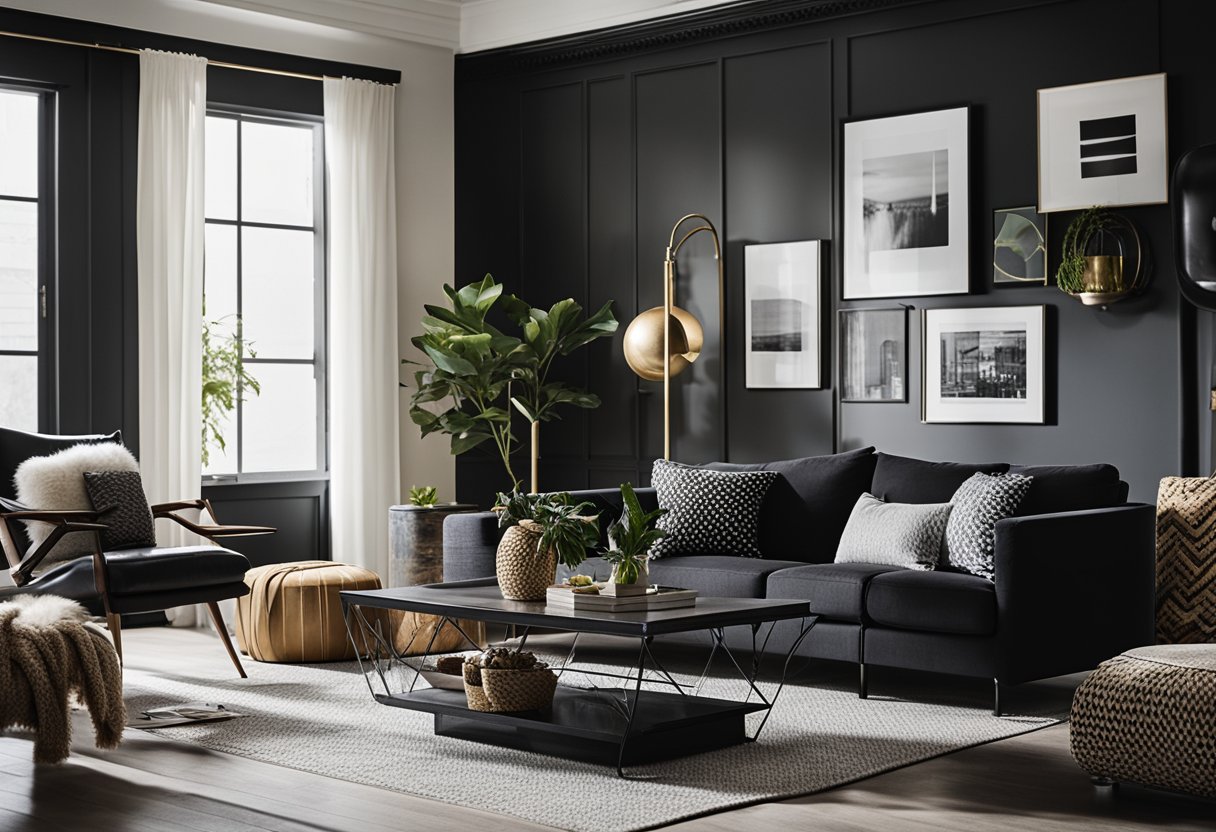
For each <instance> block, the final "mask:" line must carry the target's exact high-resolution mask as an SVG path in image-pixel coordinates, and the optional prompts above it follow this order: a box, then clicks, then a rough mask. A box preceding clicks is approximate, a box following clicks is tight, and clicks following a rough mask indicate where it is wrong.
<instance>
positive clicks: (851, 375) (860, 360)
mask: <svg viewBox="0 0 1216 832" xmlns="http://www.w3.org/2000/svg"><path fill="white" fill-rule="evenodd" d="M839 322H840V401H841V402H850V403H867V404H869V403H883V404H903V403H906V402H907V401H908V308H907V307H906V306H895V307H886V308H882V309H841V310H840V312H839Z"/></svg>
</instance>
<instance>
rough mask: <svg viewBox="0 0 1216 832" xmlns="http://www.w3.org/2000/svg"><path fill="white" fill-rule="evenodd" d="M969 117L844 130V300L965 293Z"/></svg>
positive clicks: (895, 120)
mask: <svg viewBox="0 0 1216 832" xmlns="http://www.w3.org/2000/svg"><path fill="white" fill-rule="evenodd" d="M968 115H969V111H968V108H966V107H957V108H955V109H951V110H936V111H933V112H928V113H914V114H911V115H903V116H891V117H888V118H873V119H867V120H864V121H847V122H845V124H844V185H843V187H844V299H845V300H857V299H860V298H896V297H909V296H913V295H949V294H965V293H966V292H967V290H968V281H967V277H968V271H967V217H968V198H967V194H968V184H967V170H968V165H969V162H968V159H967V155H968V138H967V131H968Z"/></svg>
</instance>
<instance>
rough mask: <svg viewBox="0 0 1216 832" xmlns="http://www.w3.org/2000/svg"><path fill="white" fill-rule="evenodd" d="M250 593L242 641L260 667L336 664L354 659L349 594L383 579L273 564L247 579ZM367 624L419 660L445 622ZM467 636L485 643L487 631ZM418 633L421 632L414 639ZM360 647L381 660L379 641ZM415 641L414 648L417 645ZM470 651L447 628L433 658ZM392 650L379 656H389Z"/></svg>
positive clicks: (241, 606) (312, 563)
mask: <svg viewBox="0 0 1216 832" xmlns="http://www.w3.org/2000/svg"><path fill="white" fill-rule="evenodd" d="M245 583H246V584H247V585H248V586H249V594H248V595H246V596H244V597H242V598H238V599H237V608H236V640H237V645H238V646H239V647H240V649H241V652H242V653H245V654H246V655H248V656H249V657H250V658H252V659H255V660H256V661H259V662H336V661H346V660H350V659H353V658H355V651H354V647H353V645H352V644H351V639H350V636H349V635H348V634H347V631H346V622H345V621H344V620H343V618H342V601H341V598H340V597H339V595H338V593H339V592H342V591H343V590H357V589H380V577H379V576H378V575H377V574H376V573H375V572H372V571H371V570H369V569H364V568H363V567H361V566H351V565H349V564H344V563H334V562H332V561H328V560H307V561H300V562H298V563H273V564H269V565H267V566H258V567H255V568H253V569H250V570H249V571H248V572H246V573H245ZM362 612H363V615H364V621H365V623H367V624H368V625H370V626H372V627H377V628H379V630H380V632H381V633H389V632H391V633H392V634H393V643H394V647H395V649H396V650H397V651H398V652H401V653H405V654H407V655H415V654H418V653H421V652H422V651H423V650H424V649H426V647H427V644H428V642H430V641H431V635H432V633H433V632H434V628H435V627H436V626H437V625H438V622H439V619H437V618H435V617H434V616H430V615H418V614H415V613H404V612H392V611H388V610H363V611H362ZM460 624H461V626H462V627H464V629H465V632H466V633H468V634H469V635H470V636H471V637H473V638H475V639H481V638H483V637H484V636H483V635H482V630H481V627H480V626H478V625H477V624H475V623H473V622H463V621H462V622H460ZM415 629H418V630H419V632H418V633H417V635H416V636H415V635H414V631H415ZM356 633H357V634H359V635H357V636H356V640H357V641H358V642H359V648H360V651H361V652H362V653H363V654H364V655H369V654H375V653H377V650H376V645H375V642H374V639H371V638H366V639H365V638H363V637H362V635H361V631H360V630H359V629H358V628H356ZM411 636H414V637H413V642H412V644H411ZM465 649H471V645H469V644H468V643H467V642H466V641H465V640H464V638H463V637H462V636H461V635H460V633H459V632H458V631H457V630H456V629H455V628H454V627H451V626H447V627H444V628H443V630H442V631H441V632H440V633H439V635H438V637H437V638H435V640H434V642H433V643H431V652H432V653H442V652H450V651H455V650H465ZM386 653H387V650H386V649H383V648H382V649H381V650H380V651H379V654H380V655H381V656H382V657H383V656H384V655H385V654H386Z"/></svg>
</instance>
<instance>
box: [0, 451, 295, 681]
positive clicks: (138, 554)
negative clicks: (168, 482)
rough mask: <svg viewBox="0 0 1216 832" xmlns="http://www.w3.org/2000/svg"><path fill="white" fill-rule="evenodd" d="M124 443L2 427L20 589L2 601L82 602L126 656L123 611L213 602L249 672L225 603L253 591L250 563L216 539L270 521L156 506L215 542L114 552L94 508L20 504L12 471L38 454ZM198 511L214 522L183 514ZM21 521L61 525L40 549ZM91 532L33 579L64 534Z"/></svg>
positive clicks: (2, 485)
mask: <svg viewBox="0 0 1216 832" xmlns="http://www.w3.org/2000/svg"><path fill="white" fill-rule="evenodd" d="M102 442H117V443H119V444H121V443H122V434H121V433H120V432H117V431H116V432H115V433H112V434H94V435H89V436H48V435H44V434H36V433H25V432H23V431H18V430H11V429H8V428H0V549H3V551H4V555H5V558H6V559H7V561H8V565H9V567H10V572H9V575H10V576H11V577H12V579H13V582H14V583H15V584H16V586H14V587H7V588H0V600H3V599H4V598H6V597H11V596H13V595H20V594H27V593H37V594H46V595H59V596H62V597H65V598H71V599H73V600H75V601H79V602H80V603H81V604H83V605H84V606H85V607H86V608H87V609H88V610H89V611H90V612H92V613H93V614H94V615H105V617H106V623H107V626H108V627H109V629H110V633H111V635H112V637H113V639H114V647H115V649H116V650H117V651H118V656H119V658H120V659H121V658H122V624H121V621H122V619H121V616H122V614H123V613H140V612H157V611H160V610H164V609H168V608H170V607H176V606H181V605H184V604H206V605H207V607H208V609H209V610H210V612H211V618H212V621H214V622H215V627H216V630H217V631H218V632H219V634H220V639H221V640H222V641H223V642H224V646H225V647H226V648H227V650H228V656H229V657H230V658H231V659H232V663H233V665H235V666H236V669H237V672H238V673H240V674H241V677H242V678H244V677H245V669H244V668H243V667H241V660H240V657H239V656H238V655H237V653H236V650H235V649H234V648H233V646H232V640H231V639H230V638H229V636H228V628H227V627H226V626H225V625H224V619H223V616H222V614H221V613H220V608H219V603H218V602H220V601H222V600H224V599H226V598H239V597H240V596H242V595H246V594H247V593H248V592H249V588H248V587H247V586H246V585H245V580H244V579H245V572H246V571H248V569H249V561H248V560H247V559H246V558H245V556H244V555H242V554H240V553H239V552H233V551H231V550H230V549H225V548H223V547H222V546H220V545H218V543H216V541H217V540H220V539H223V538H228V537H238V536H245V535H254V534H269V533H272V532H273V531H275V530H274V529H272V528H269V527H266V526H223V525H219V524H218V523H216V522H215V514H214V512H213V511H212V509H211V504H210V503H209V502H208V501H206V500H182V501H179V502H174V503H165V504H162V505H155V506H152V516H153V517H154V518H157V519H162V518H163V519H168V520H173V521H174V522H177V523H179V524H180V525H182V526H183V527H185V528H187V529H189V530H190V531H192V532H194V533H195V534H198V535H200V536H202V537H203V538H205V539H207V540H208V541H210V545H201V546H178V547H141V548H134V549H123V550H119V551H112V552H107V551H103V550H102V546H101V535H100V532H101V530H102V529H104V528H105V525H104V524H102V523H99V522H97V520H98V513H97V512H94V511H79V510H73V511H56V510H54V509H31V508H28V507H26V506H23V505H21V504H20V503H18V502H16V494H15V493H14V489H15V486H14V485H13V475H14V473H15V472H16V470H17V466H18V465H20V464H21V463H22V462H24V461H25V460H27V459H29V458H30V457H34V456H45V455H47V454H53V453H55V452H57V451H60V450H63V449H64V448H68V447H71V446H72V445H76V444H80V443H102ZM190 509H199V510H201V511H203V512H206V516H207V517H209V518H210V521H211V522H208V523H201V522H200V523H196V522H194V521H192V520H190V519H188V518H187V517H184V516H183V515H181V514H179V512H181V511H186V510H190ZM22 521H37V522H42V523H48V524H50V525H52V526H54V529H53V530H52V532H51V534H50V535H49V536H48V537H47V539H46V540H45V541H43V543H42V544H41V545H39V546H38V547H36V548H35V547H33V546H32V545H31V543H30V539H29V537H28V536H27V535H26V530H25V527H24V524H23V522H22ZM69 534H88V535H91V536H92V538H93V553H92V555H91V556H90V555H85V556H82V557H79V558H76V559H74V560H70V561H66V562H64V563H58V564H55V565H53V566H51V567H49V568H48V569H47V570H46V571H45V572H42V573H41V574H39V575H37V576H36V577H35V576H34V572H35V571H36V570H37V569H38V566H39V564H41V563H42V561H43V560H44V559H45V557H46V555H47V554H48V553H49V552H50V551H51V549H52V548H53V547H54V545H55V543H56V542H57V541H58V540H60V539H61V538H62V537H63V536H64V535H69Z"/></svg>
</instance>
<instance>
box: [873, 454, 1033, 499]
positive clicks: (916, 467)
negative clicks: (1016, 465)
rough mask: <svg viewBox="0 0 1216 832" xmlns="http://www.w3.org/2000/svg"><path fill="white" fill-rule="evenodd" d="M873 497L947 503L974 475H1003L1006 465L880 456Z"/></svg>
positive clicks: (1006, 468) (875, 474)
mask: <svg viewBox="0 0 1216 832" xmlns="http://www.w3.org/2000/svg"><path fill="white" fill-rule="evenodd" d="M877 456H878V459H877V461H876V463H875V465H874V482H873V484H872V486H871V487H870V488H869V489H868V490H869V492H870V493H871V494H873V495H874V496H875V497H878V498H879V499H880V500H885V501H887V502H888V503H946V502H949V501H950V498H951V497H952V496H954V492H955V491H957V490H958V487H959V486H960V485H962V484H963V482H964V481H966V479H967V478H968V477H970V476H971V475H972V474H976V473H984V474H1003V473H1005V472H1006V471H1008V470H1009V465H1008V464H1006V463H1004V462H988V463H969V462H925V461H924V460H922V459H912V458H911V457H906V456H892V455H890V454H883V453H880V454H877Z"/></svg>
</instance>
